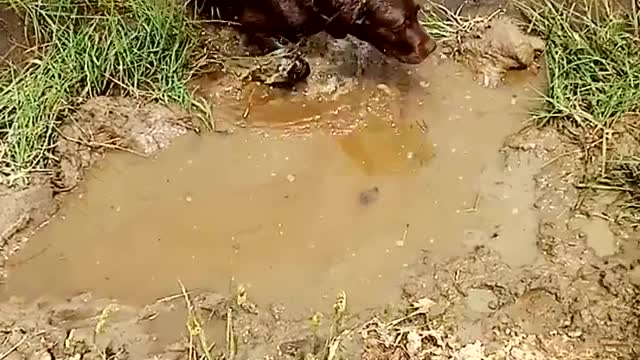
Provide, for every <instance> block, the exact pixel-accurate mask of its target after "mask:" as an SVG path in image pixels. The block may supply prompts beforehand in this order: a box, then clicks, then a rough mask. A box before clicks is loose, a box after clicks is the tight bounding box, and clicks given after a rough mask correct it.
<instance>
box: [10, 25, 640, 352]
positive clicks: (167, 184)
mask: <svg viewBox="0 0 640 360" xmlns="http://www.w3.org/2000/svg"><path fill="white" fill-rule="evenodd" d="M0 25H1V23H0ZM316 41H317V43H312V44H311V45H312V46H315V49H316V52H314V53H312V54H310V55H309V56H308V59H309V63H310V64H311V69H312V73H311V75H310V77H309V78H308V81H307V82H306V84H303V85H299V86H296V87H295V88H293V89H282V88H271V87H269V86H266V85H264V84H259V83H247V79H246V78H244V77H242V76H241V77H238V76H235V75H234V74H229V73H226V74H225V72H224V69H217V70H216V72H213V73H210V74H205V75H202V76H201V77H199V78H198V79H196V80H194V82H193V84H192V85H193V88H194V91H196V93H197V94H198V95H199V96H200V97H201V98H202V99H204V100H205V102H206V104H208V106H209V107H210V109H211V113H210V119H209V120H210V121H211V122H212V124H213V128H214V131H212V132H199V133H196V132H195V131H193V130H197V127H196V126H197V124H196V121H195V120H194V119H192V118H191V117H190V116H188V115H187V114H185V113H183V112H181V111H180V110H177V109H168V108H166V107H161V106H157V105H149V104H143V103H136V102H133V101H131V100H128V99H120V98H97V99H94V100H91V101H90V102H88V103H86V104H85V105H83V106H82V107H81V108H79V110H78V111H77V113H76V114H75V116H74V117H73V119H71V120H70V121H68V122H67V123H65V126H64V127H63V128H62V129H61V133H62V139H61V142H60V144H58V145H57V148H56V156H57V157H58V158H59V164H60V166H59V169H60V170H59V172H58V173H57V174H56V176H55V177H54V179H53V182H52V183H51V184H49V183H47V182H44V181H43V185H41V186H40V187H32V188H30V189H26V190H23V191H22V192H15V191H13V190H12V191H9V190H8V189H7V191H6V192H5V193H0V205H2V206H0V209H1V210H0V215H1V216H0V225H2V226H4V228H5V229H7V230H4V232H1V233H0V235H1V236H2V240H3V253H4V255H5V256H4V258H5V262H4V269H5V270H6V271H7V273H8V277H7V278H6V280H5V282H4V284H3V291H2V296H3V297H4V300H5V301H4V302H3V303H1V304H0V313H1V314H2V315H0V319H1V321H0V334H1V336H2V342H1V343H0V358H7V359H12V358H15V359H20V358H38V359H57V358H72V359H81V358H84V359H90V358H112V359H125V358H132V359H134V358H135V359H139V358H157V359H187V358H189V359H191V358H194V357H195V356H201V357H204V358H207V355H205V352H206V353H207V354H210V355H209V356H210V357H211V358H219V356H225V358H231V357H236V358H239V359H257V358H266V357H269V358H275V359H291V358H297V359H311V358H342V357H344V358H363V359H389V358H392V359H418V358H431V359H451V358H453V359H468V360H471V359H560V358H561V359H585V358H599V359H635V358H637V354H638V352H640V313H639V312H638V308H639V304H640V290H639V289H640V273H639V269H640V247H639V246H638V239H639V238H640V237H639V236H638V234H637V233H635V232H634V231H632V230H631V229H627V228H622V227H611V226H610V222H609V219H607V218H606V216H604V214H605V213H606V211H604V209H606V208H607V207H608V206H612V203H613V202H614V200H615V199H609V198H607V197H606V196H603V197H593V198H584V197H582V196H581V195H579V193H578V191H577V189H576V188H575V186H574V184H576V183H577V182H578V181H579V179H580V177H581V176H582V174H583V173H584V171H585V169H583V168H582V167H581V166H580V162H579V160H580V156H581V149H579V148H576V147H575V145H573V144H570V143H568V142H566V141H565V140H564V139H563V138H562V137H561V136H560V135H559V134H557V133H556V132H555V131H553V130H544V131H540V130H535V129H530V130H528V131H520V132H519V130H521V129H522V127H523V125H524V123H525V121H526V120H527V118H528V112H529V110H530V109H531V108H532V107H533V106H536V104H537V102H536V100H535V97H536V96H537V91H544V83H545V79H544V77H543V75H544V72H543V71H541V72H537V71H531V70H529V69H523V70H514V69H508V68H504V69H502V70H501V72H500V74H501V75H500V77H499V79H500V84H501V86H497V87H491V86H486V85H487V84H486V83H484V82H482V81H481V82H479V81H478V79H477V78H476V76H477V74H474V71H473V68H472V67H471V68H470V67H469V66H468V64H467V65H464V64H460V63H457V62H456V61H454V59H452V58H451V57H448V56H444V55H443V54H441V53H440V54H438V55H437V56H433V57H432V58H430V59H429V60H427V61H426V62H425V63H424V64H422V65H420V66H418V67H408V66H404V65H399V64H397V63H395V62H392V61H387V60H385V59H381V58H380V56H379V54H377V53H375V52H371V51H369V50H366V47H365V50H363V49H362V47H363V45H362V44H360V43H358V42H353V43H352V42H350V41H327V39H322V38H320V39H317V40H316ZM440 55H442V56H440ZM521 62H522V63H524V62H526V61H521ZM519 65H522V64H519ZM524 65H531V64H524ZM520 67H522V66H520ZM526 67H527V66H524V67H523V68H526ZM503 70H505V71H503ZM506 70H508V71H506ZM630 144H631V145H630V148H629V149H621V150H620V151H634V150H633V149H634V147H633V144H632V142H630ZM54 195H55V196H54ZM576 204H580V206H579V207H578V206H576ZM58 207H59V210H58ZM56 211H57V212H56ZM54 213H56V214H55V216H53V217H50V216H51V215H52V214H54ZM33 230H37V231H35V232H34V231H33ZM19 248H20V249H21V250H20V251H19V252H18V253H17V254H15V255H14V254H13V253H14V252H15V250H17V249H19ZM180 284H184V286H185V287H186V290H185V292H184V293H181V292H180ZM341 291H344V294H345V295H346V299H347V300H346V303H343V302H341V301H342V300H343V299H342V298H340V299H338V301H336V295H337V294H341ZM79 294H80V295H79ZM247 296H248V297H247ZM64 299H70V300H64ZM107 299H110V300H107ZM111 299H113V300H111ZM341 299H342V300H341ZM334 303H337V306H334V308H333V309H334V310H333V312H332V311H331V309H332V305H334ZM345 304H346V306H345ZM320 314H322V315H320ZM185 322H186V323H187V326H185ZM204 348H207V349H211V351H210V352H207V351H203V349H204ZM194 352H195V353H194Z"/></svg>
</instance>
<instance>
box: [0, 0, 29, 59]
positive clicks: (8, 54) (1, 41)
mask: <svg viewBox="0 0 640 360" xmlns="http://www.w3.org/2000/svg"><path fill="white" fill-rule="evenodd" d="M24 49H25V36H24V31H23V26H22V22H21V20H20V18H19V17H18V16H17V15H16V13H15V12H13V11H12V10H11V9H10V8H9V7H8V6H6V5H5V4H0V70H2V69H3V68H4V67H5V66H6V65H7V62H11V63H15V62H16V61H19V60H21V59H22V58H23V52H24Z"/></svg>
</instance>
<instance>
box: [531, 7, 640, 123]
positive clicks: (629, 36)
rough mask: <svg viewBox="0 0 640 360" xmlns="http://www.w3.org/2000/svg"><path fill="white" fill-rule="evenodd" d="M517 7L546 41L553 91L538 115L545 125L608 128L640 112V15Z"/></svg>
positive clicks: (606, 9)
mask: <svg viewBox="0 0 640 360" xmlns="http://www.w3.org/2000/svg"><path fill="white" fill-rule="evenodd" d="M601 3H602V2H601ZM518 7H519V8H520V9H521V10H522V11H523V13H524V14H525V16H527V17H528V18H529V20H530V21H531V24H532V27H533V29H534V30H536V31H538V32H540V33H541V34H543V36H544V38H545V40H546V51H545V59H546V65H547V72H548V78H549V91H548V94H547V96H546V97H545V107H544V108H543V109H542V110H541V111H540V112H539V113H538V114H537V115H536V119H537V120H538V123H539V124H540V125H547V124H548V123H556V124H557V122H558V121H569V122H572V123H575V124H577V125H580V126H595V127H605V128H606V127H609V126H610V125H611V123H612V122H614V121H616V120H618V119H619V118H620V117H621V116H624V115H628V114H630V113H636V112H638V110H640V42H639V39H638V37H637V36H636V35H635V34H634V32H635V31H636V29H635V26H636V19H637V14H635V17H634V14H630V13H625V12H614V11H613V10H611V7H609V6H604V7H603V9H604V10H602V9H600V11H597V10H596V9H594V8H591V7H589V6H588V4H587V6H586V9H585V6H582V9H583V10H586V11H578V10H577V8H576V7H569V6H568V5H565V6H562V5H557V4H555V3H553V2H551V1H549V0H544V2H543V3H542V4H540V5H538V6H536V5H527V4H526V3H524V2H521V3H519V4H518Z"/></svg>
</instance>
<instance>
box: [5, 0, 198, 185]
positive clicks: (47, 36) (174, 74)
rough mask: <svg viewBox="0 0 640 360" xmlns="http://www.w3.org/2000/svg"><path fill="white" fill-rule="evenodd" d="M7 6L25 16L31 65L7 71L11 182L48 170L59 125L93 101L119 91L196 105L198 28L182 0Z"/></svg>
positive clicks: (38, 0)
mask: <svg viewBox="0 0 640 360" xmlns="http://www.w3.org/2000/svg"><path fill="white" fill-rule="evenodd" d="M0 1H2V0H0ZM5 1H7V0H5ZM8 1H9V4H10V5H11V6H12V7H13V8H14V9H16V10H17V11H18V12H19V13H20V14H23V15H24V17H25V24H26V26H27V30H28V32H29V33H30V34H31V35H32V36H31V41H32V44H31V45H32V48H31V53H30V54H29V55H30V57H31V59H32V60H31V61H30V62H29V63H28V64H27V65H26V66H24V67H21V68H20V69H18V68H12V69H9V70H6V71H4V72H3V73H2V74H0V86H1V88H0V142H2V143H3V144H4V150H3V151H2V150H0V174H1V175H3V176H4V178H5V181H7V180H8V182H11V181H12V180H20V179H21V180H25V179H27V178H28V175H29V174H30V173H31V172H32V171H34V170H39V169H47V168H48V167H49V166H50V155H49V154H50V150H51V148H52V146H53V145H54V141H55V138H56V136H55V129H56V126H57V125H58V123H59V121H60V120H61V119H62V118H63V116H64V115H66V114H67V113H68V110H70V109H72V108H73V106H74V105H77V104H78V103H79V102H81V101H83V100H85V99H87V98H89V97H92V96H96V95H102V94H107V93H110V92H113V91H114V90H117V91H118V92H119V93H121V94H123V95H130V96H143V97H145V98H148V99H151V100H158V101H162V102H175V103H179V104H181V105H185V106H188V105H189V104H190V103H191V95H190V94H189V91H188V90H187V86H186V82H187V80H188V79H189V77H190V73H191V69H190V56H191V54H192V52H193V50H194V49H195V47H196V46H197V41H198V40H197V39H198V37H197V32H196V31H197V29H196V28H195V26H194V25H193V23H192V22H190V20H189V19H188V18H187V17H186V14H185V12H184V11H183V9H181V8H180V7H179V6H177V5H176V2H175V1H172V0H127V1H118V0H76V1H74V0H8ZM0 149H2V148H1V147H0Z"/></svg>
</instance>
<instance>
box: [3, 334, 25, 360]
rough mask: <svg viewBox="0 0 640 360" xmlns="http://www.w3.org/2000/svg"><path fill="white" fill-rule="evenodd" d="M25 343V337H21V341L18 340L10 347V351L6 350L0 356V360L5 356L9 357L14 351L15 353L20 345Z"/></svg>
mask: <svg viewBox="0 0 640 360" xmlns="http://www.w3.org/2000/svg"><path fill="white" fill-rule="evenodd" d="M25 341H27V335H26V334H25V335H22V339H20V340H19V341H18V342H17V343H16V344H15V345H13V346H12V347H11V349H9V350H7V351H6V352H5V353H3V354H2V355H0V360H4V359H6V358H7V356H9V355H11V354H12V353H13V352H14V351H16V350H17V349H18V348H19V347H20V345H22V344H23V343H24V342H25Z"/></svg>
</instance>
